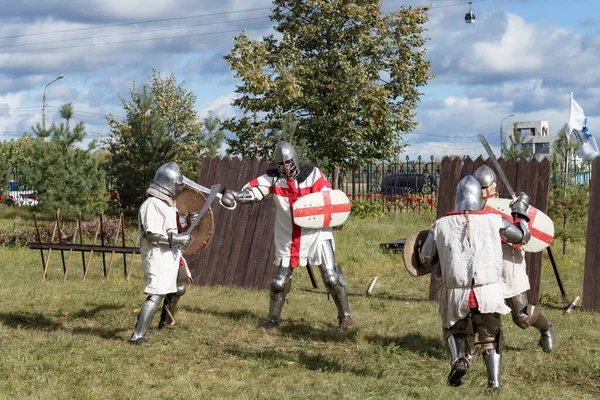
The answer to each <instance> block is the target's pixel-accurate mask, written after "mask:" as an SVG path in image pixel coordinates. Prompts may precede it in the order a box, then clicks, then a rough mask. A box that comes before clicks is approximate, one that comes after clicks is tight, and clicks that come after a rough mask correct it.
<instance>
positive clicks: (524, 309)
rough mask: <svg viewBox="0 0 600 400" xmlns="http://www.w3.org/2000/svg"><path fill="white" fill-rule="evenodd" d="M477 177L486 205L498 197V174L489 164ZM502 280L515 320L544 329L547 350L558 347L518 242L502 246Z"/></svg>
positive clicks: (543, 343) (521, 325) (542, 337)
mask: <svg viewBox="0 0 600 400" xmlns="http://www.w3.org/2000/svg"><path fill="white" fill-rule="evenodd" d="M473 176H474V177H475V178H476V179H477V180H478V181H479V183H480V185H481V189H482V195H483V200H484V204H483V206H484V207H485V201H486V200H487V199H489V198H498V197H499V195H498V193H497V192H496V174H495V173H494V171H493V170H492V169H491V168H490V167H488V166H487V165H482V166H481V167H479V168H478V169H477V170H476V171H475V172H474V173H473ZM502 255H503V256H502V282H503V283H504V299H505V302H506V305H507V306H509V307H510V310H511V316H512V320H513V322H514V323H515V324H516V325H517V326H518V327H519V328H521V329H526V328H528V327H530V326H533V327H535V328H536V329H537V330H539V331H540V340H539V344H540V346H541V347H542V350H543V351H544V352H545V353H549V352H551V351H552V349H553V348H554V326H553V324H552V321H550V320H548V319H546V318H545V317H544V316H543V315H542V314H540V312H539V308H538V307H537V306H535V305H532V304H529V297H528V295H527V291H528V290H529V288H530V287H529V277H528V276H527V267H526V264H525V250H523V248H522V247H521V246H519V245H518V244H517V245H515V244H512V243H508V242H507V243H504V244H503V245H502Z"/></svg>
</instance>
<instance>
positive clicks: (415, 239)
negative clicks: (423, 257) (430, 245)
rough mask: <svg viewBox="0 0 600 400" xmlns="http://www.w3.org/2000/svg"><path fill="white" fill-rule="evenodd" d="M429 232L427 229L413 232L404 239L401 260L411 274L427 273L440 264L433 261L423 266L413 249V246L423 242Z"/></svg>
mask: <svg viewBox="0 0 600 400" xmlns="http://www.w3.org/2000/svg"><path fill="white" fill-rule="evenodd" d="M428 234H429V229H427V230H424V231H420V232H415V233H413V234H412V235H410V236H409V237H408V239H406V242H405V243H404V250H403V251H402V261H404V267H405V268H406V270H407V271H408V273H409V274H411V275H412V276H421V275H427V274H430V273H432V272H433V271H435V269H436V268H437V267H439V266H440V263H439V262H438V263H435V264H434V265H432V266H430V267H424V266H423V265H421V261H420V260H419V254H418V252H417V250H416V249H415V246H416V244H417V243H419V242H425V239H427V235H428Z"/></svg>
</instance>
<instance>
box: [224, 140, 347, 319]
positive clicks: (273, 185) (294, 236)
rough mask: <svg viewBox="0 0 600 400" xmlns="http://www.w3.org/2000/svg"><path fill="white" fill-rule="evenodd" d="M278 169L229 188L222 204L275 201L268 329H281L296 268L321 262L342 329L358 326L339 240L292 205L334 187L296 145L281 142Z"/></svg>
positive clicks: (277, 153)
mask: <svg viewBox="0 0 600 400" xmlns="http://www.w3.org/2000/svg"><path fill="white" fill-rule="evenodd" d="M274 158H275V160H276V161H277V168H276V169H271V170H267V172H266V173H265V174H264V175H261V176H259V177H258V178H256V179H253V180H252V181H250V182H249V183H247V184H246V185H245V186H244V187H243V188H242V190H241V191H239V192H236V191H232V190H227V191H225V193H224V194H223V197H222V198H221V205H222V206H224V207H225V208H228V209H233V208H234V207H235V206H236V204H237V203H242V204H247V203H256V202H259V201H262V200H264V199H266V198H269V197H272V198H273V201H274V203H275V208H276V211H275V212H276V215H275V229H274V235H273V240H274V241H275V271H274V273H273V278H272V280H271V286H270V291H271V293H270V305H269V315H268V317H267V322H266V324H265V325H264V328H265V329H272V328H276V327H277V326H278V325H279V317H280V314H281V310H282V307H283V304H284V302H285V299H286V296H287V294H288V293H289V291H290V289H291V283H292V271H293V270H294V269H295V268H297V267H298V266H306V265H309V266H318V267H319V270H320V271H321V276H322V278H323V281H324V283H325V286H326V287H327V290H328V291H329V294H330V295H331V296H332V298H333V300H334V302H335V304H336V307H337V310H338V322H339V325H340V326H341V327H344V328H351V327H352V326H353V321H352V315H351V313H350V308H349V306H348V295H347V292H346V279H345V278H344V274H343V273H342V270H341V268H340V266H339V265H337V264H336V261H335V242H334V240H333V234H332V232H331V229H330V228H319V229H313V228H305V227H301V226H298V225H296V224H295V223H294V221H293V219H292V207H293V205H294V203H295V202H296V201H297V200H298V199H299V198H300V197H302V196H305V195H308V194H310V193H315V192H320V191H327V190H331V184H330V183H329V182H328V181H327V179H326V178H325V176H324V175H323V173H322V172H321V170H320V169H319V168H317V167H315V166H313V165H306V164H305V165H301V164H300V162H299V159H298V156H297V154H296V150H295V149H294V147H293V146H292V145H291V144H289V143H287V142H280V143H279V144H278V145H277V147H276V149H275V153H274Z"/></svg>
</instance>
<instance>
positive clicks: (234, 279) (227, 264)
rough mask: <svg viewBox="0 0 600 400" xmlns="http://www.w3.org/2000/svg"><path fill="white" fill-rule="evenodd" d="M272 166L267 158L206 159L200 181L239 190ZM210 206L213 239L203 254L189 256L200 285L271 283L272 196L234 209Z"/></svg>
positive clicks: (255, 285) (258, 286)
mask: <svg viewBox="0 0 600 400" xmlns="http://www.w3.org/2000/svg"><path fill="white" fill-rule="evenodd" d="M274 167H275V164H274V163H273V164H269V161H267V160H264V159H263V160H240V159H238V158H223V159H220V158H205V159H204V160H203V162H202V169H201V172H200V177H199V179H198V183H200V184H201V185H203V186H206V187H210V185H212V184H215V183H220V184H221V189H223V188H226V189H232V190H236V191H237V190H240V189H241V188H242V187H243V186H244V185H245V184H246V183H248V182H250V180H252V179H254V178H256V177H258V176H260V175H262V174H264V173H265V171H266V170H267V169H268V168H274ZM211 208H212V212H213V220H214V233H213V236H212V240H211V242H210V243H209V244H208V245H207V246H206V248H205V249H204V251H202V252H201V253H200V254H191V255H186V260H187V261H188V265H189V268H190V270H191V272H192V277H193V278H194V281H195V282H196V284H198V285H203V286H212V285H224V286H241V287H247V288H255V289H265V288H267V287H268V285H269V283H270V280H271V276H272V274H273V260H274V257H275V253H274V251H275V249H274V246H273V228H274V223H275V206H274V204H273V201H271V200H265V201H262V202H260V203H256V204H240V205H238V206H237V207H236V208H235V209H234V210H227V209H224V208H223V207H221V206H220V205H219V204H218V200H217V201H215V202H214V203H213V205H212V207H211Z"/></svg>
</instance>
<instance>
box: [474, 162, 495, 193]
mask: <svg viewBox="0 0 600 400" xmlns="http://www.w3.org/2000/svg"><path fill="white" fill-rule="evenodd" d="M473 176H474V177H475V179H477V180H478V181H479V184H480V185H481V187H482V188H484V189H485V188H487V187H490V186H492V185H493V184H494V183H496V173H495V172H494V170H493V169H491V168H490V167H488V166H487V165H482V166H481V167H479V168H477V169H476V170H475V172H474V173H473Z"/></svg>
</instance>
